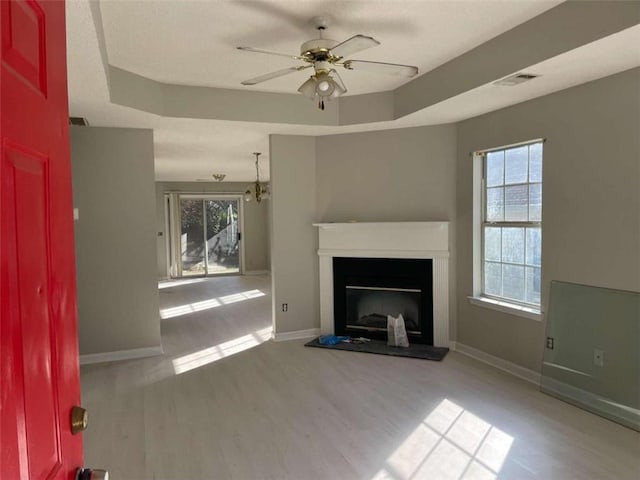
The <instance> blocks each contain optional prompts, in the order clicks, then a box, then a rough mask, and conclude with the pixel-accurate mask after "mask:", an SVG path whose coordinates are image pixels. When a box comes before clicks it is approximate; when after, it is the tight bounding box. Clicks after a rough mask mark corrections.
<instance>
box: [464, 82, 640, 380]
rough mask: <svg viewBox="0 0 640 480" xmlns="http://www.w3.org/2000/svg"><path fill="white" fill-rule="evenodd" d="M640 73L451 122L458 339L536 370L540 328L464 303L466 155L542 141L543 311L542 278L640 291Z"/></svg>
mask: <svg viewBox="0 0 640 480" xmlns="http://www.w3.org/2000/svg"><path fill="white" fill-rule="evenodd" d="M639 132H640V69H634V70H630V71H627V72H623V73H621V74H618V75H614V76H611V77H607V78H604V79H601V80H597V81H595V82H591V83H588V84H585V85H581V86H578V87H574V88H571V89H568V90H564V91H562V92H558V93H555V94H552V95H548V96H545V97H542V98H539V99H536V100H532V101H529V102H525V103H522V104H519V105H516V106H513V107H510V108H506V109H503V110H500V111H497V112H493V113H490V114H487V115H483V116H480V117H477V118H474V119H470V120H467V121H464V122H461V123H460V124H459V125H458V168H457V170H458V181H457V197H458V198H457V211H458V220H457V229H458V242H457V258H458V269H457V282H458V341H460V342H462V343H464V344H466V345H469V346H472V347H474V348H477V349H480V350H483V351H485V352H488V353H490V354H492V355H495V356H498V357H501V358H503V359H506V360H509V361H511V362H514V363H517V364H519V365H522V366H524V367H527V368H530V369H532V370H538V369H539V367H540V360H541V358H542V348H543V337H544V322H538V321H535V320H529V319H525V318H520V317H515V316H512V315H508V314H504V313H499V312H496V311H493V310H487V309H484V308H482V307H478V306H474V305H470V304H469V303H468V301H467V299H466V296H467V295H471V294H472V282H473V280H472V272H473V268H472V190H473V184H472V163H471V157H470V155H469V152H472V151H475V150H479V149H483V148H489V147H496V146H501V145H508V144H511V143H515V142H520V141H524V140H529V139H535V138H540V137H544V138H546V140H547V141H546V143H545V145H544V160H543V182H544V183H543V219H542V220H543V222H542V223H543V236H542V307H543V310H546V307H547V304H548V296H549V284H550V281H551V280H564V281H568V282H575V283H581V284H587V285H595V286H600V287H609V288H619V289H623V290H633V291H640V215H639V212H640V140H639Z"/></svg>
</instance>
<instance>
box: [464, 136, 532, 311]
mask: <svg viewBox="0 0 640 480" xmlns="http://www.w3.org/2000/svg"><path fill="white" fill-rule="evenodd" d="M534 143H544V139H534V140H528V141H526V142H520V143H514V144H511V145H505V146H501V147H496V148H491V149H487V150H481V151H477V152H473V153H472V156H473V294H472V295H471V296H469V297H468V299H469V302H470V303H471V304H473V305H477V306H480V307H485V308H489V309H492V310H497V311H501V312H504V313H509V314H512V315H516V316H519V317H525V318H529V319H532V320H538V321H540V320H542V311H541V308H540V306H539V305H538V306H536V305H531V304H524V303H519V302H517V301H512V300H508V299H504V298H500V297H494V296H491V295H486V294H484V285H483V282H484V275H483V269H484V235H483V233H482V232H483V227H484V226H485V225H495V226H506V227H508V226H524V227H540V228H541V229H542V222H495V223H493V222H485V219H484V215H485V200H486V199H485V196H486V186H485V158H486V154H487V153H489V152H494V151H500V150H508V149H510V148H514V147H519V146H523V145H531V144H534ZM543 162H544V160H543ZM543 168H544V167H543ZM543 181H544V179H543Z"/></svg>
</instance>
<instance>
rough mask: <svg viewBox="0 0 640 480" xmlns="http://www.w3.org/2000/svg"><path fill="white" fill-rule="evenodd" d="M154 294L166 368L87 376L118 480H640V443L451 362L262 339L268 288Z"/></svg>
mask: <svg viewBox="0 0 640 480" xmlns="http://www.w3.org/2000/svg"><path fill="white" fill-rule="evenodd" d="M160 292H161V293H160V297H161V309H162V310H163V311H164V312H165V316H166V317H167V318H165V319H164V320H163V321H162V338H163V347H164V350H165V354H164V355H162V356H158V357H153V358H148V359H141V360H134V361H125V362H118V363H112V364H103V365H91V366H85V367H83V368H82V389H83V403H84V405H85V406H86V408H88V410H89V414H90V425H89V429H88V430H87V431H86V432H85V434H84V435H85V437H84V441H85V464H86V465H88V466H90V467H93V468H108V469H109V470H110V472H111V478H112V479H116V480H117V479H125V480H137V479H171V480H178V479H179V480H188V479H193V480H196V479H198V480H201V479H212V480H213V479H216V480H218V479H241V480H244V479H292V480H306V479H310V480H312V479H332V480H334V479H345V480H346V479H363V480H374V479H375V480H380V479H394V480H404V479H421V478H425V479H430V480H431V479H434V480H436V479H445V478H453V479H461V478H464V479H471V478H477V479H492V478H494V479H495V478H499V479H517V480H520V479H525V480H526V479H561V480H566V479H623V480H624V479H629V480H632V479H638V478H640V435H638V434H637V433H636V432H634V431H632V430H630V429H627V428H624V427H622V426H620V425H617V424H615V423H612V422H610V421H608V420H605V419H603V418H600V417H598V416H595V415H593V414H591V413H588V412H586V411H583V410H580V409H578V408H576V407H574V406H572V405H569V404H566V403H563V402H561V401H558V400H556V399H554V398H552V397H549V396H547V395H544V394H542V393H540V392H539V391H538V390H537V388H536V387H535V386H533V385H531V384H528V383H526V382H524V381H521V380H520V379H518V378H515V377H512V376H510V375H508V374H506V373H504V372H501V371H498V370H495V369H493V368H491V367H489V366H487V365H484V364H482V363H478V362H476V361H474V360H472V359H470V358H468V357H465V356H463V355H460V354H458V353H456V352H450V353H449V355H447V357H446V358H445V360H444V361H442V362H430V361H424V360H416V359H407V358H397V357H385V356H378V355H369V354H359V353H353V352H340V351H332V350H323V349H314V348H305V347H304V346H303V345H304V341H291V342H279V343H275V342H273V341H265V339H266V338H267V337H266V336H267V335H268V329H269V327H270V326H271V305H270V302H271V297H270V283H269V279H268V278H267V277H266V276H262V277H224V278H215V279H207V280H204V281H199V282H195V283H189V284H185V285H182V286H181V285H177V286H172V287H168V288H162V289H161V290H160ZM261 293H262V294H264V295H262V296H259V295H260V294H261ZM176 307H178V308H176ZM180 312H182V313H181V314H178V313H180ZM256 332H258V333H256ZM177 372H181V373H177Z"/></svg>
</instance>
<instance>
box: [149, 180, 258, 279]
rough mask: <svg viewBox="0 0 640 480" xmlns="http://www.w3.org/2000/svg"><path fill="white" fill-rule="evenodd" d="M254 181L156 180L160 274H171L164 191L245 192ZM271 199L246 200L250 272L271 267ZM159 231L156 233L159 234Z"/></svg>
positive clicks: (245, 233)
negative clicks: (269, 218)
mask: <svg viewBox="0 0 640 480" xmlns="http://www.w3.org/2000/svg"><path fill="white" fill-rule="evenodd" d="M249 183H251V182H244V183H237V182H221V183H212V182H157V183H156V230H157V233H159V232H162V235H161V236H160V235H158V236H157V237H156V238H157V240H156V242H157V249H158V255H157V271H158V278H166V277H167V249H166V241H165V239H166V236H167V235H168V234H169V232H165V221H164V193H165V192H188V193H212V194H217V193H220V194H225V193H227V194H228V193H230V192H233V193H238V192H244V191H245V190H246V188H247V185H249ZM269 202H270V200H263V201H262V202H260V203H257V202H256V201H254V200H252V201H251V202H244V201H243V202H242V203H243V209H244V225H243V235H242V239H243V241H244V247H243V248H244V260H245V265H244V270H245V271H246V272H255V271H265V270H269V250H270V245H269V226H268V209H269V207H268V204H269ZM157 233H156V235H157Z"/></svg>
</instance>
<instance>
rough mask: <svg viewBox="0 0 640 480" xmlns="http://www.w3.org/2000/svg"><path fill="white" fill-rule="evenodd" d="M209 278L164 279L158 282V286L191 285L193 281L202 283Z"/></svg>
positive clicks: (161, 287)
mask: <svg viewBox="0 0 640 480" xmlns="http://www.w3.org/2000/svg"><path fill="white" fill-rule="evenodd" d="M207 280H209V279H208V278H190V279H177V280H162V281H160V282H158V288H159V289H160V290H162V289H163V288H171V287H181V286H182V285H191V284H192V283H201V282H206V281H207Z"/></svg>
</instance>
